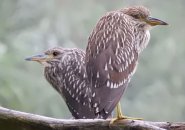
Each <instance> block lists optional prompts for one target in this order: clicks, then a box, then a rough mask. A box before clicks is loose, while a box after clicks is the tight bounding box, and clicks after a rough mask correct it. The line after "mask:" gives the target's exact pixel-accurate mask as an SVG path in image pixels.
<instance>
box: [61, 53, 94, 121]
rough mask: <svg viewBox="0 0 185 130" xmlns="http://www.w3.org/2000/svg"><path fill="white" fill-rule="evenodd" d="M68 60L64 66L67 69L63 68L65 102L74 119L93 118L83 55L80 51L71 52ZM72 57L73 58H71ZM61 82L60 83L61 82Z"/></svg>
mask: <svg viewBox="0 0 185 130" xmlns="http://www.w3.org/2000/svg"><path fill="white" fill-rule="evenodd" d="M72 54H73V55H71V56H70V57H71V58H72V59H71V60H70V62H68V64H67V65H66V66H68V67H67V69H65V70H63V73H64V74H63V75H64V76H65V77H64V78H63V81H61V82H62V83H63V87H62V88H63V90H62V95H63V97H64V98H65V102H66V104H67V106H68V108H69V110H70V112H71V113H72V115H73V116H74V117H75V118H76V119H82V118H95V114H94V112H93V111H92V109H91V105H90V101H91V97H90V96H91V94H90V93H91V89H90V87H89V84H88V82H87V77H86V75H87V74H86V71H85V69H86V68H85V65H84V57H85V56H84V55H83V53H82V52H80V53H78V52H73V53H72ZM73 58H74V60H73ZM62 83H61V84H62Z"/></svg>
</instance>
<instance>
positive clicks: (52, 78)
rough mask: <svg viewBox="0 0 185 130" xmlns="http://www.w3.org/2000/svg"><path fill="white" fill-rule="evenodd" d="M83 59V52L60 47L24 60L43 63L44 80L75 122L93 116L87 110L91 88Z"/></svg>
mask: <svg viewBox="0 0 185 130" xmlns="http://www.w3.org/2000/svg"><path fill="white" fill-rule="evenodd" d="M84 59H85V53H84V51H82V50H80V49H75V48H74V49H66V48H62V47H55V48H51V49H49V50H47V51H45V52H44V53H42V54H40V55H36V56H32V57H30V58H27V59H26V60H28V61H37V62H39V63H41V64H43V66H44V75H45V78H46V80H47V81H48V82H49V83H50V84H51V85H52V87H53V88H54V89H55V90H57V92H58V93H59V94H60V95H61V96H62V97H63V99H64V101H65V102H66V104H67V106H68V108H69V111H70V112H71V114H72V115H73V117H74V118H75V119H82V118H96V117H97V116H96V115H95V113H94V111H93V109H92V107H91V97H92V94H91V87H90V86H89V83H88V80H87V74H86V68H85V60H84Z"/></svg>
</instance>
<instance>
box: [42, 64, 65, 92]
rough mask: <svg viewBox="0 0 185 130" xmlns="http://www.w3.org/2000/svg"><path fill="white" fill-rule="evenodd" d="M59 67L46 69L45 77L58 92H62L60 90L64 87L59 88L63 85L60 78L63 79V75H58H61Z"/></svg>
mask: <svg viewBox="0 0 185 130" xmlns="http://www.w3.org/2000/svg"><path fill="white" fill-rule="evenodd" d="M59 69H60V68H59V67H58V66H50V67H45V69H44V76H45V78H46V80H47V81H48V82H49V83H50V84H51V85H52V86H53V87H54V88H55V89H56V90H57V91H61V90H60V88H62V86H61V87H60V88H59V87H58V86H60V85H61V83H60V81H61V80H60V79H59V78H61V79H62V78H63V77H62V74H60V75H58V74H59V73H57V72H59Z"/></svg>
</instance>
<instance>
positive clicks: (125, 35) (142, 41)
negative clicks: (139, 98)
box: [85, 6, 167, 119]
mask: <svg viewBox="0 0 185 130" xmlns="http://www.w3.org/2000/svg"><path fill="white" fill-rule="evenodd" d="M156 25H167V23H166V22H163V21H161V20H159V19H156V18H152V17H150V11H149V10H148V9H147V8H146V7H143V6H133V7H128V8H124V9H120V10H117V11H112V12H108V13H107V14H106V15H105V16H103V17H102V18H101V19H100V20H99V21H98V23H97V25H96V26H95V28H94V30H93V32H92V33H91V35H90V37H89V39H88V46H87V49H86V59H85V60H86V70H87V76H88V80H89V82H90V84H91V85H92V106H93V107H94V111H95V114H97V115H100V116H102V117H103V118H104V119H106V118H107V117H108V116H109V115H110V114H111V112H112V111H113V109H114V108H115V107H116V105H117V109H116V112H117V118H118V119H124V118H127V117H124V116H123V115H122V112H121V107H120V104H119V103H118V102H119V101H120V98H121V97H122V95H123V93H124V91H125V89H126V88H127V86H128V83H129V82H130V79H131V78H132V76H133V74H134V73H135V71H136V68H137V64H138V57H139V55H140V53H141V52H142V51H143V49H144V48H145V47H146V46H147V44H148V42H149V39H150V33H149V30H150V29H151V28H152V27H154V26H156Z"/></svg>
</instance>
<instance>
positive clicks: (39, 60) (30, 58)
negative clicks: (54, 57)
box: [25, 54, 50, 62]
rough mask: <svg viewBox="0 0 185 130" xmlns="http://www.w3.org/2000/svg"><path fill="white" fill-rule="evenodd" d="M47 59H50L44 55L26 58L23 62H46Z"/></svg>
mask: <svg viewBox="0 0 185 130" xmlns="http://www.w3.org/2000/svg"><path fill="white" fill-rule="evenodd" d="M48 59H50V57H49V56H48V55H46V54H39V55H35V56H31V57H28V58H26V59H25V60H27V61H37V62H44V61H47V60H48Z"/></svg>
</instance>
